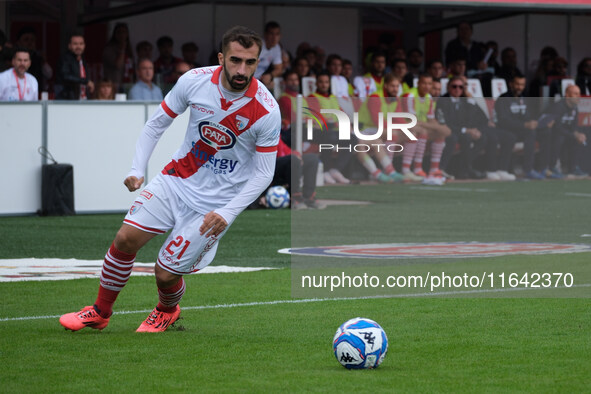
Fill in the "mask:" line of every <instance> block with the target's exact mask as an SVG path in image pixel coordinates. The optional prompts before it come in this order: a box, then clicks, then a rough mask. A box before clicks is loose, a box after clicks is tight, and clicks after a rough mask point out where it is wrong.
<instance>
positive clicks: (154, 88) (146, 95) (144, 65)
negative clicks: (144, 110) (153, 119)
mask: <svg viewBox="0 0 591 394" xmlns="http://www.w3.org/2000/svg"><path fill="white" fill-rule="evenodd" d="M136 73H137V77H138V79H139V81H137V82H136V83H135V84H134V85H133V86H132V87H131V89H130V90H129V99H130V100H141V101H162V90H161V89H160V87H159V86H158V85H156V84H155V83H152V79H153V78H154V63H152V61H151V60H150V59H142V60H140V61H139V62H138V64H137V70H136Z"/></svg>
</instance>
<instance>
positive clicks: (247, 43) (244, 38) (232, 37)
mask: <svg viewBox="0 0 591 394" xmlns="http://www.w3.org/2000/svg"><path fill="white" fill-rule="evenodd" d="M231 42H237V43H238V44H240V45H242V46H243V47H244V48H250V47H251V46H253V45H256V46H258V47H259V52H258V54H257V57H258V55H260V54H261V49H262V48H263V40H261V37H260V36H259V35H258V34H257V33H255V32H254V30H251V29H249V28H248V27H244V26H234V27H233V28H231V29H230V30H228V31H227V32H226V33H225V34H224V36H223V37H222V53H225V52H226V50H227V49H228V46H229V45H230V43H231Z"/></svg>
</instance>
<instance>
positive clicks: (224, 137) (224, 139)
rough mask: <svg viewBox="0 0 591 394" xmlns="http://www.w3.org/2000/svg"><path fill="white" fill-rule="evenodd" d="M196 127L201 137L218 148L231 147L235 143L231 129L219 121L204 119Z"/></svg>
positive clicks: (234, 136)
mask: <svg viewBox="0 0 591 394" xmlns="http://www.w3.org/2000/svg"><path fill="white" fill-rule="evenodd" d="M197 127H198V129H199V136H200V137H201V139H202V140H203V141H204V142H205V143H207V144H208V145H210V146H213V147H214V148H216V149H218V150H224V149H231V148H232V147H234V145H235V144H236V135H235V134H234V133H233V132H232V130H230V129H228V128H227V127H224V126H222V125H221V124H219V123H215V122H210V121H208V120H204V121H202V122H201V123H199V126H197Z"/></svg>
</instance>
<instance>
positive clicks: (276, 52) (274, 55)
mask: <svg viewBox="0 0 591 394" xmlns="http://www.w3.org/2000/svg"><path fill="white" fill-rule="evenodd" d="M271 64H273V65H279V64H283V60H282V59H281V46H279V44H277V45H275V46H274V47H271V48H268V49H267V46H266V45H265V44H264V43H263V48H262V49H261V54H260V55H259V65H258V66H257V70H256V71H255V73H254V76H255V78H260V77H261V75H263V73H264V72H265V71H267V69H268V68H269V66H270V65H271Z"/></svg>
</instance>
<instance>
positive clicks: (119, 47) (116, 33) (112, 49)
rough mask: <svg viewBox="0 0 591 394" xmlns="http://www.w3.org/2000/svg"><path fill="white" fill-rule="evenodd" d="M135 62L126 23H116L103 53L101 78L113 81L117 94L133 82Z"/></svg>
mask: <svg viewBox="0 0 591 394" xmlns="http://www.w3.org/2000/svg"><path fill="white" fill-rule="evenodd" d="M134 71H135V62H134V58H133V50H132V48H131V42H130V40H129V28H128V27H127V24H126V23H117V24H116V25H115V28H114V29H113V35H112V36H111V39H110V40H109V42H107V45H106V46H105V49H104V51H103V77H104V78H106V79H109V80H111V81H113V83H114V84H115V89H116V91H117V92H119V93H122V92H123V91H124V87H123V85H124V84H130V83H133V81H134V78H135V76H134Z"/></svg>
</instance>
